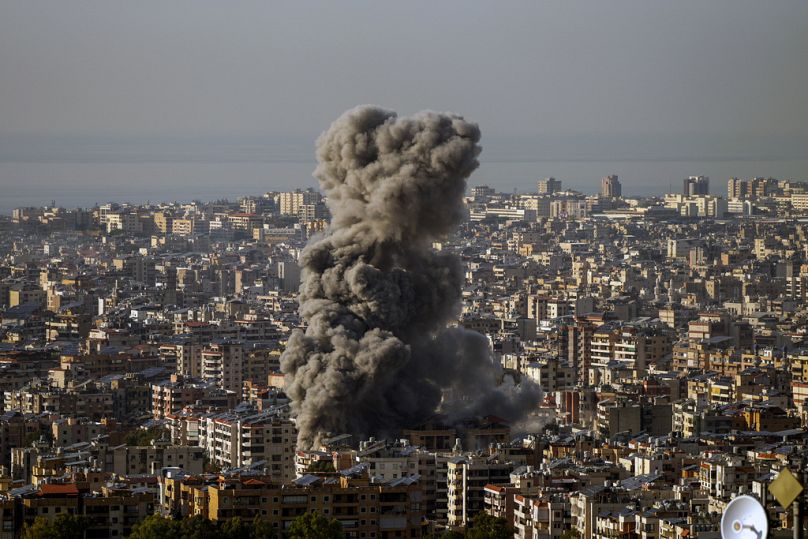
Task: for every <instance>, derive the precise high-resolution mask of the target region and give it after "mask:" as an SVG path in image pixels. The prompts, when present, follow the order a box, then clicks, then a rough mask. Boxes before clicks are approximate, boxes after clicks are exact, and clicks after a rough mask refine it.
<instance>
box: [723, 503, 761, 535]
mask: <svg viewBox="0 0 808 539" xmlns="http://www.w3.org/2000/svg"><path fill="white" fill-rule="evenodd" d="M768 535H769V518H768V516H767V515H766V509H764V508H763V506H762V505H760V502H759V501H757V500H756V499H755V498H753V497H752V496H738V497H736V498H735V499H733V500H732V501H731V502H729V505H727V508H726V509H725V510H724V515H723V516H722V517H721V537H722V539H766V537H767V536H768Z"/></svg>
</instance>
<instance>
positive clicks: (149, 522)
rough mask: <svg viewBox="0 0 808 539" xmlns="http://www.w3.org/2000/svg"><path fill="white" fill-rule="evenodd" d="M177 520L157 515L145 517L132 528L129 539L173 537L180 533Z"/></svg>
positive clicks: (179, 525)
mask: <svg viewBox="0 0 808 539" xmlns="http://www.w3.org/2000/svg"><path fill="white" fill-rule="evenodd" d="M180 522H181V521H179V520H171V519H168V518H163V517H161V516H159V515H151V516H148V517H146V518H145V519H144V520H143V521H141V522H139V523H138V524H136V525H135V527H134V528H132V533H131V534H130V535H129V539H163V538H166V537H175V536H177V534H179V532H180V527H181V524H180Z"/></svg>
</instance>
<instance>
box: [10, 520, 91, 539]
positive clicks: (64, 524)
mask: <svg viewBox="0 0 808 539" xmlns="http://www.w3.org/2000/svg"><path fill="white" fill-rule="evenodd" d="M87 525H88V521H87V519H86V518H85V517H82V516H75V515H65V514H62V515H59V516H57V517H56V518H55V519H53V520H48V519H47V518H45V517H36V519H35V520H34V522H33V524H31V525H26V526H25V527H24V528H23V530H22V539H84V530H85V528H87Z"/></svg>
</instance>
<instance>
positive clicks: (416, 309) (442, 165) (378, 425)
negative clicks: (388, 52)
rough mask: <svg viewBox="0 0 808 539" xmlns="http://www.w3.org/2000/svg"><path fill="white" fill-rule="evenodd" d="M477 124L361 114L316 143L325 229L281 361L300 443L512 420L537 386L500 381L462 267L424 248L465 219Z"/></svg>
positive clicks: (305, 260)
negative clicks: (470, 325) (471, 319)
mask: <svg viewBox="0 0 808 539" xmlns="http://www.w3.org/2000/svg"><path fill="white" fill-rule="evenodd" d="M479 140H480V130H479V128H478V127H477V125H476V124H473V123H470V122H467V121H466V120H464V119H463V118H462V117H460V116H456V115H451V114H439V113H435V112H421V113H418V114H416V115H414V116H412V117H409V118H399V117H397V115H396V114H395V113H394V112H392V111H389V110H384V109H380V108H376V107H370V106H363V107H358V108H355V109H353V110H349V111H347V112H346V113H345V114H343V115H342V116H341V117H340V118H339V119H338V120H337V121H335V122H334V123H333V124H332V125H331V127H330V128H329V129H328V131H326V132H325V133H323V135H321V136H320V138H319V140H318V141H317V158H318V161H319V165H318V166H317V169H316V170H315V172H314V175H315V176H316V177H317V178H318V179H319V180H320V186H321V188H322V189H323V191H324V193H325V194H326V195H327V197H328V207H329V209H330V211H331V224H330V226H329V228H328V230H327V231H326V232H325V234H324V235H322V236H320V237H318V238H314V239H313V240H312V241H311V242H310V243H309V244H308V245H307V246H306V248H305V250H304V251H303V253H302V255H301V266H302V284H301V287H300V314H301V316H302V317H303V319H304V320H305V322H306V323H307V327H306V330H305V333H304V332H302V331H295V332H294V333H293V334H292V335H291V337H290V338H289V342H288V344H287V347H286V350H285V352H284V354H283V356H282V357H281V367H282V370H283V372H284V373H285V374H286V379H287V382H286V391H287V393H288V395H289V396H290V398H291V399H292V406H293V413H294V415H295V417H296V421H297V427H298V431H299V437H298V445H299V446H300V447H301V448H311V447H313V446H315V445H316V444H317V443H318V441H319V438H320V436H321V435H323V434H325V433H346V432H347V433H351V434H354V435H355V436H360V437H363V436H369V435H384V434H386V433H394V432H396V431H398V430H400V429H401V428H406V427H410V426H414V425H416V424H418V423H419V422H422V421H424V420H426V419H428V418H430V417H431V416H433V415H434V414H435V413H436V412H443V413H448V414H450V415H454V416H459V415H465V416H471V415H475V414H477V413H486V414H488V413H490V414H494V415H498V416H500V417H503V418H505V419H516V418H518V417H519V416H521V415H523V414H524V413H525V412H527V411H528V410H529V409H530V408H531V407H533V406H534V405H535V403H536V402H537V400H538V391H537V390H536V388H535V386H530V387H528V386H515V385H514V384H513V383H510V384H507V383H506V384H498V382H499V379H500V377H501V372H500V369H499V366H498V365H495V364H493V362H492V358H491V356H490V353H489V349H488V342H487V340H486V339H485V337H483V336H482V335H479V334H477V333H474V332H470V331H466V330H464V329H462V328H458V327H449V328H447V324H449V323H451V322H453V321H456V320H457V318H458V316H459V314H460V310H461V301H460V292H461V285H462V280H463V273H462V269H461V264H460V261H459V260H458V258H457V257H456V256H454V255H451V254H445V253H440V252H436V251H434V250H433V249H432V244H433V242H434V241H435V240H438V239H441V238H444V237H445V236H446V235H448V234H450V233H451V232H453V231H454V230H455V229H456V228H457V226H458V225H459V224H460V222H461V221H462V220H463V218H464V212H465V210H464V207H463V194H464V192H465V188H466V178H468V176H469V175H470V174H471V173H472V172H473V171H474V169H476V168H477V166H478V161H477V156H478V155H479V153H480V149H481V148H480V146H479V145H478V142H479Z"/></svg>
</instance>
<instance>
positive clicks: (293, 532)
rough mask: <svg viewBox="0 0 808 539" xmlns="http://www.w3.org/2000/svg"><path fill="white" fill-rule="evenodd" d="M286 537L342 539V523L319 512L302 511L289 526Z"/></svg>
mask: <svg viewBox="0 0 808 539" xmlns="http://www.w3.org/2000/svg"><path fill="white" fill-rule="evenodd" d="M287 538H288V539H344V538H345V534H344V533H343V532H342V524H340V523H339V521H338V520H337V519H334V518H331V519H329V518H326V517H325V516H323V515H321V514H319V513H304V514H302V515H300V516H299V517H297V518H296V519H295V520H294V521H293V522H292V525H291V526H289V532H288V534H287Z"/></svg>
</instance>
